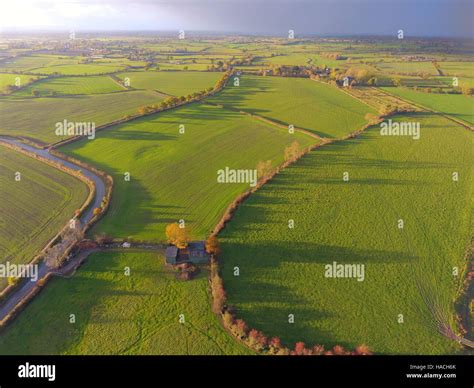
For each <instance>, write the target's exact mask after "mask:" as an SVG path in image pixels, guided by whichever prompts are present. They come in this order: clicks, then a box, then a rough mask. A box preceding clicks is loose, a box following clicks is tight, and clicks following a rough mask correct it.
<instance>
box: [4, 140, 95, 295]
mask: <svg viewBox="0 0 474 388" xmlns="http://www.w3.org/2000/svg"><path fill="white" fill-rule="evenodd" d="M16 172H20V173H21V180H20V181H18V182H17V181H15V173H16ZM87 193H88V189H87V186H86V185H85V184H83V183H82V182H80V181H79V180H77V179H75V178H73V177H71V176H69V175H67V174H65V173H63V172H61V171H59V170H57V169H55V168H53V167H50V166H48V165H46V164H44V163H42V162H39V161H37V160H34V159H32V158H30V157H28V156H25V155H23V154H20V153H18V152H16V151H12V150H10V149H8V148H5V147H3V146H0V213H1V214H2V217H1V218H0V236H1V237H0V263H5V262H6V261H10V262H12V263H17V264H18V263H26V262H29V261H30V260H31V259H32V258H33V257H34V256H35V254H36V253H37V252H38V251H39V250H41V249H42V248H43V247H44V246H45V245H46V243H47V242H48V240H49V239H51V238H52V237H53V236H54V235H55V234H56V233H57V232H59V230H60V229H61V228H62V227H63V226H64V225H65V224H66V222H67V221H68V220H69V219H70V218H71V217H72V216H73V215H74V211H75V210H76V209H78V208H80V207H81V205H82V204H83V203H84V201H85V200H86V197H87ZM5 285H6V279H4V278H0V289H1V288H3V287H4V286H5Z"/></svg>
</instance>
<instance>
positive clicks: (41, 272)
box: [0, 136, 106, 323]
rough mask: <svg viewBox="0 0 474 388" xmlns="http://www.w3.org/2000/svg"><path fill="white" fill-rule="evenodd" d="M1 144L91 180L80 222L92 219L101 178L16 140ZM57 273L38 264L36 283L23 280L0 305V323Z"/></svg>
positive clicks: (102, 192) (102, 191) (1, 139)
mask: <svg viewBox="0 0 474 388" xmlns="http://www.w3.org/2000/svg"><path fill="white" fill-rule="evenodd" d="M2 142H3V143H7V144H10V145H13V146H16V147H19V148H21V149H23V150H24V151H27V152H28V153H30V154H35V155H38V156H41V157H42V158H45V159H48V160H51V161H53V162H55V163H59V164H61V165H63V166H65V167H67V168H69V169H71V170H74V171H80V172H81V173H82V174H83V175H84V176H86V177H88V178H89V179H91V180H92V181H93V182H94V185H95V196H94V198H93V200H92V202H91V204H90V205H89V206H88V208H87V209H86V211H85V212H83V214H82V215H81V217H80V221H81V223H82V225H85V224H86V223H88V222H89V221H90V220H91V219H92V217H93V216H94V214H93V212H94V209H95V208H96V207H100V204H101V202H102V199H103V197H104V196H105V193H106V186H105V183H104V181H103V180H102V178H101V177H99V176H98V175H96V174H94V173H93V172H92V171H89V170H87V169H85V168H83V167H81V166H78V165H76V164H74V163H71V162H69V161H67V160H64V159H61V158H59V157H58V156H55V155H52V154H51V153H50V152H49V149H38V148H35V147H32V146H30V145H27V144H24V143H22V142H21V141H19V140H16V139H13V138H10V137H4V136H0V143H2ZM81 259H83V257H82V256H81V255H77V256H75V257H74V258H73V259H71V260H70V261H69V262H67V264H66V266H67V267H71V266H74V265H75V264H80V261H81ZM57 272H58V270H54V269H51V268H48V267H47V266H46V264H45V262H44V261H41V262H40V263H39V264H38V279H37V280H36V281H31V279H28V280H25V281H24V282H23V284H21V286H19V287H18V288H16V289H15V290H14V291H13V292H12V293H11V294H9V295H8V296H7V298H6V301H4V302H3V303H2V304H1V305H0V323H2V321H3V320H4V318H5V317H7V315H8V314H9V313H10V312H11V311H12V310H13V309H14V308H15V307H16V306H17V305H18V304H19V303H20V302H21V301H22V300H23V298H24V297H25V296H27V295H28V294H29V293H30V292H32V291H33V290H34V289H35V287H36V285H37V283H38V281H39V280H40V279H42V278H44V277H45V276H46V275H47V274H48V273H57Z"/></svg>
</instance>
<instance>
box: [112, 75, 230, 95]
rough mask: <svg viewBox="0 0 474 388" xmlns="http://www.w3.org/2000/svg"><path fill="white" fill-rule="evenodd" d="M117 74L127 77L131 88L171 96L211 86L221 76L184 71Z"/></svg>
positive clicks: (186, 93) (190, 92)
mask: <svg viewBox="0 0 474 388" xmlns="http://www.w3.org/2000/svg"><path fill="white" fill-rule="evenodd" d="M117 76H118V77H119V78H120V79H122V80H125V79H126V78H128V80H129V82H130V87H131V88H133V89H145V90H157V91H160V92H163V93H165V94H170V95H173V96H185V95H188V94H192V93H194V92H199V91H201V90H204V89H207V88H209V87H213V86H214V85H215V83H216V81H217V80H218V79H219V78H220V77H221V74H220V73H205V72H186V71H140V72H138V71H137V72H129V73H120V74H117Z"/></svg>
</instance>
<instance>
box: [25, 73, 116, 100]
mask: <svg viewBox="0 0 474 388" xmlns="http://www.w3.org/2000/svg"><path fill="white" fill-rule="evenodd" d="M124 90H125V88H124V87H123V86H120V84H119V83H118V82H116V81H114V80H113V79H112V78H110V77H109V76H105V75H104V76H90V77H61V78H52V79H47V80H44V81H40V82H36V83H35V84H34V85H30V86H28V87H26V88H24V89H22V90H21V91H20V92H17V93H16V95H19V96H31V95H32V94H33V91H37V92H39V94H40V95H41V96H50V95H68V94H101V93H113V92H120V91H124Z"/></svg>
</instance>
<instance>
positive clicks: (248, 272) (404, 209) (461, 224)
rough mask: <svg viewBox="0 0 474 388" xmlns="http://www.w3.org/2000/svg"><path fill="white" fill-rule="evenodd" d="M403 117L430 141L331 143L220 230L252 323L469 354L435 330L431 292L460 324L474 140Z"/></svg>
mask: <svg viewBox="0 0 474 388" xmlns="http://www.w3.org/2000/svg"><path fill="white" fill-rule="evenodd" d="M398 120H408V121H418V120H419V121H420V122H421V138H420V140H413V139H412V138H407V137H389V136H385V137H382V136H380V134H379V128H378V127H376V128H371V129H370V130H368V131H367V132H365V133H364V134H363V135H362V136H360V137H359V138H357V139H352V140H350V141H344V142H340V143H335V144H332V145H325V146H323V147H321V148H318V149H317V150H315V151H314V152H311V153H310V154H309V155H307V156H305V157H304V158H303V159H301V160H300V161H299V162H298V163H296V164H295V165H293V166H290V167H289V168H288V169H285V171H284V172H282V173H281V174H280V175H278V176H277V177H276V178H275V179H274V180H272V181H271V182H269V183H268V184H267V185H265V186H264V187H263V188H262V189H261V190H259V191H258V192H257V193H255V194H254V195H252V196H251V197H250V198H249V199H248V200H247V201H246V202H245V203H244V204H243V205H242V206H241V207H240V208H239V209H238V211H237V213H236V215H235V217H234V219H233V220H232V221H231V222H230V223H229V224H228V225H227V226H226V228H225V229H224V231H223V233H222V235H221V243H222V249H223V254H222V257H221V262H222V263H223V277H224V284H225V288H226V290H227V294H228V303H229V304H230V305H234V306H235V307H236V311H237V315H238V316H239V317H241V318H243V319H244V320H246V321H247V322H248V324H249V326H250V327H255V328H257V329H260V330H263V332H264V333H265V334H266V335H268V336H270V337H271V336H275V335H277V336H280V337H281V339H282V341H283V342H284V343H286V344H288V345H290V346H292V345H294V343H295V342H296V341H304V342H306V343H307V344H308V345H309V344H311V345H312V344H315V343H321V344H324V345H326V346H333V345H335V344H341V345H343V346H345V347H349V348H354V347H355V346H356V345H358V344H360V343H366V344H367V345H368V346H370V347H371V348H372V349H373V350H374V351H375V352H377V353H390V354H398V353H407V354H431V353H433V354H434V353H436V354H445V353H450V352H455V351H456V350H458V349H459V348H458V346H457V344H456V343H455V342H453V341H450V340H448V339H446V338H445V337H443V336H441V335H440V334H439V333H438V332H437V330H436V322H435V320H434V318H433V315H432V314H431V312H430V311H429V309H428V307H427V305H426V304H425V303H424V301H423V299H422V295H423V296H426V298H427V300H429V301H430V302H429V305H431V306H435V308H436V310H437V311H438V312H440V313H441V314H443V315H444V316H446V317H447V318H446V321H447V322H449V323H450V324H453V319H452V318H451V317H452V315H451V314H452V304H453V300H454V298H455V296H456V290H457V286H456V284H457V283H458V280H459V279H460V278H461V276H462V275H460V276H459V277H458V278H455V277H453V275H452V271H453V267H454V266H457V267H459V268H460V269H462V268H465V264H466V263H465V261H464V259H463V257H464V254H465V249H466V247H467V245H468V244H469V241H470V236H471V231H472V226H473V225H472V205H473V193H474V171H473V165H474V154H473V153H472V149H473V145H474V144H473V143H474V141H473V140H474V138H473V136H472V134H471V133H470V132H469V131H467V130H466V129H464V128H463V127H461V126H459V125H457V124H455V123H453V122H451V121H448V120H447V119H444V118H442V117H438V116H430V115H429V114H416V115H414V116H399V118H398ZM346 171H347V172H349V176H350V180H349V181H348V182H344V181H343V179H342V178H343V173H344V172H346ZM454 171H457V172H458V173H459V176H460V180H459V182H453V180H452V173H453V172H454ZM290 219H293V220H294V222H295V227H294V229H289V228H288V222H289V221H288V220H290ZM399 219H403V220H404V228H403V229H399V228H398V220H399ZM333 261H336V262H337V263H339V264H365V280H364V281H357V280H356V279H341V278H328V277H325V267H324V266H325V265H326V264H331V263H332V262H333ZM236 266H238V267H239V268H240V276H239V277H235V276H234V275H233V272H234V267H236ZM417 283H419V284H422V285H423V287H422V289H419V288H418V287H417ZM288 314H294V315H295V323H293V324H289V323H288ZM399 314H403V317H404V323H402V324H401V323H398V318H399Z"/></svg>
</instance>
